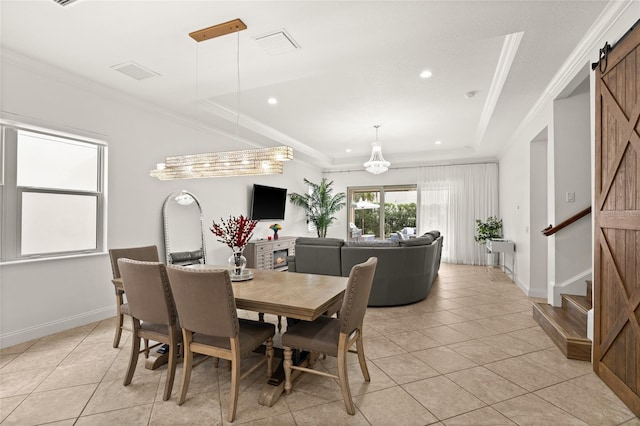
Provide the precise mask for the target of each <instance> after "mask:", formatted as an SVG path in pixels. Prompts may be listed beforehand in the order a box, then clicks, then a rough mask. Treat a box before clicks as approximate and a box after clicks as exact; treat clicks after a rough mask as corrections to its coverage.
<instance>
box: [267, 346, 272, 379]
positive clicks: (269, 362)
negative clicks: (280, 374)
mask: <svg viewBox="0 0 640 426" xmlns="http://www.w3.org/2000/svg"><path fill="white" fill-rule="evenodd" d="M266 346H267V350H266V355H267V377H271V375H272V374H273V339H272V338H268V339H267V341H266Z"/></svg>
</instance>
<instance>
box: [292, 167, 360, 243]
mask: <svg viewBox="0 0 640 426" xmlns="http://www.w3.org/2000/svg"><path fill="white" fill-rule="evenodd" d="M304 182H305V183H306V184H307V185H309V188H310V192H309V193H308V194H296V193H295V192H294V193H292V194H289V199H290V200H291V203H292V204H294V205H296V206H298V207H301V208H303V209H304V211H305V213H306V214H307V221H308V222H311V223H313V224H314V226H315V227H316V232H317V233H318V237H319V238H326V236H327V229H328V228H329V225H331V224H332V223H333V221H334V220H336V218H335V217H334V216H333V215H334V214H335V213H337V212H338V211H340V209H342V208H343V207H344V206H345V199H346V197H347V196H346V194H345V193H344V192H338V193H336V194H333V193H332V192H333V189H332V188H331V185H333V181H327V179H326V178H322V180H321V181H320V183H319V184H316V183H313V182H311V181H309V180H307V179H304Z"/></svg>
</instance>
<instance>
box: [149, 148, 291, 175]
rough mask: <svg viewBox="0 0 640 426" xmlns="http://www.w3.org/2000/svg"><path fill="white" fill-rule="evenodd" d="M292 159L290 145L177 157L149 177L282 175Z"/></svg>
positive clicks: (167, 161) (158, 167)
mask: <svg viewBox="0 0 640 426" xmlns="http://www.w3.org/2000/svg"><path fill="white" fill-rule="evenodd" d="M292 159H293V148H291V147H289V146H276V147H273V148H258V149H244V150H239V151H226V152H207V153H203V154H187V155H177V156H174V157H167V158H166V159H165V162H164V163H160V164H158V165H157V167H156V168H155V169H153V170H151V173H150V175H151V176H153V177H155V178H158V179H160V180H172V179H197V178H209V177H223V176H251V175H271V174H281V173H282V172H283V165H282V162H283V161H288V160H292Z"/></svg>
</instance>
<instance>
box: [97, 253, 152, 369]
mask: <svg viewBox="0 0 640 426" xmlns="http://www.w3.org/2000/svg"><path fill="white" fill-rule="evenodd" d="M109 257H110V258H111V271H112V272H113V280H112V282H113V285H114V289H115V292H116V334H115V336H114V338H113V347H114V348H117V347H118V346H119V345H120V337H121V336H122V329H123V328H126V327H125V326H124V316H125V315H127V316H130V314H129V305H128V304H127V303H126V302H125V301H124V291H123V290H122V289H121V288H119V287H118V286H116V283H115V281H114V280H116V279H118V278H120V269H119V268H118V259H120V258H121V257H126V258H127V259H133V260H142V261H145V262H158V261H159V260H160V258H159V257H158V247H156V246H145V247H130V248H119V249H110V250H109ZM148 356H149V342H148V341H146V340H145V357H148Z"/></svg>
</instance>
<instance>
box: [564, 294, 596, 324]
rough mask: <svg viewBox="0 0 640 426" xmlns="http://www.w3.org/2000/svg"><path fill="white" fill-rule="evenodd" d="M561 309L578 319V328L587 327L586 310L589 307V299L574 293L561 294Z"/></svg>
mask: <svg viewBox="0 0 640 426" xmlns="http://www.w3.org/2000/svg"><path fill="white" fill-rule="evenodd" d="M562 309H564V310H565V311H567V313H568V314H569V315H570V316H571V317H573V318H574V319H575V320H577V321H578V323H579V324H580V330H582V329H584V330H586V329H587V312H588V311H589V309H591V299H590V298H589V297H587V296H578V295H576V294H562Z"/></svg>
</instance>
